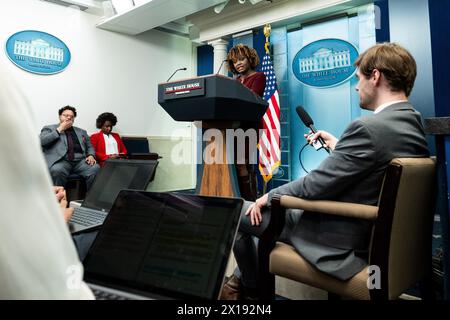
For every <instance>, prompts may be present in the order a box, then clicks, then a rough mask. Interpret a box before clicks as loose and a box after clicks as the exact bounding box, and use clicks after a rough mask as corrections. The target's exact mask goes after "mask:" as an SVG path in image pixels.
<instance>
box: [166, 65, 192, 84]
mask: <svg viewBox="0 0 450 320" xmlns="http://www.w3.org/2000/svg"><path fill="white" fill-rule="evenodd" d="M180 70H187V68H186V67H184V68H178V69H177V70H175V71H174V72H173V73H172V75H171V76H170V77H169V79H167V81H166V82H169V80H170V79H172V77H173V76H174V75H175V73H177V72H178V71H180Z"/></svg>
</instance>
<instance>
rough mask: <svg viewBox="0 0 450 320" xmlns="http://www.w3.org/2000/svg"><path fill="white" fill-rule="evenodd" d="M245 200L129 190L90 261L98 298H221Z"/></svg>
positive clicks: (88, 279)
mask: <svg viewBox="0 0 450 320" xmlns="http://www.w3.org/2000/svg"><path fill="white" fill-rule="evenodd" d="M242 205H243V199H240V198H222V197H205V196H198V195H190V194H182V193H157V192H145V191H135V190H123V191H121V192H120V193H119V195H118V197H117V199H116V201H115V203H114V206H113V207H112V209H111V211H110V213H109V215H108V216H107V218H106V220H105V222H104V224H103V227H102V228H101V229H100V231H99V233H98V235H97V237H96V239H95V241H94V243H93V245H92V246H91V248H90V250H89V252H88V254H87V255H86V258H85V259H84V261H83V264H84V268H85V281H86V282H87V283H88V284H89V286H90V287H91V288H92V289H93V291H94V293H95V294H96V296H97V298H99V299H207V300H210V299H218V297H219V293H220V289H221V287H222V283H223V280H224V275H225V271H226V267H227V262H228V258H229V256H230V253H231V249H232V246H233V243H234V239H235V235H236V232H237V229H238V225H239V220H240V212H241V208H242Z"/></svg>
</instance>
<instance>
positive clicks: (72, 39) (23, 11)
mask: <svg viewBox="0 0 450 320" xmlns="http://www.w3.org/2000/svg"><path fill="white" fill-rule="evenodd" d="M99 19H100V17H99V16H95V15H91V14H88V13H85V12H81V11H79V10H74V9H72V8H65V7H63V6H59V5H54V4H51V3H47V2H42V1H38V0H20V1H17V0H2V1H1V9H0V25H1V28H0V42H1V43H2V45H3V46H4V45H5V42H6V40H7V39H8V37H9V36H11V35H12V34H14V33H15V32H18V31H22V30H39V31H44V32H48V33H50V34H52V35H54V36H56V37H58V38H60V39H61V40H62V41H64V42H65V43H66V45H67V46H68V47H69V49H70V51H71V54H72V60H71V62H70V64H69V66H68V68H67V69H66V70H65V71H63V72H61V73H59V74H56V75H50V76H43V75H36V74H32V73H28V72H26V71H24V70H22V69H19V68H18V67H16V66H15V65H14V64H13V63H12V62H10V61H9V59H8V57H7V56H6V54H5V53H4V50H2V52H0V59H1V60H4V61H2V62H4V65H6V67H8V69H9V71H10V74H11V75H12V77H13V78H15V82H16V83H17V84H18V86H19V87H20V89H21V90H22V91H23V92H24V93H25V94H26V96H27V97H28V100H29V102H30V104H31V107H32V109H33V111H34V113H35V119H36V120H35V121H36V131H37V132H36V135H37V134H39V130H40V128H41V127H42V126H43V125H46V124H50V123H56V122H57V121H58V114H57V111H58V109H59V108H60V107H62V106H64V105H67V104H70V105H73V106H75V107H76V108H77V110H78V117H77V119H76V125H77V126H79V127H82V128H85V129H86V130H87V131H88V133H92V132H94V131H96V130H97V129H96V128H95V119H96V118H97V116H98V115H99V114H100V113H102V112H105V111H110V112H113V113H114V114H116V115H117V117H118V123H117V126H116V128H115V131H117V132H118V133H119V134H121V135H131V136H147V137H148V138H149V140H150V148H151V151H153V152H157V153H159V154H160V155H163V157H164V158H163V159H161V160H160V163H159V166H158V170H157V173H156V177H155V181H154V182H152V183H151V184H150V189H152V188H153V189H154V190H177V189H187V188H192V187H194V186H195V180H194V179H193V177H194V175H195V169H194V167H193V165H192V158H193V157H192V142H191V141H192V140H191V125H190V123H180V122H175V121H174V120H173V119H172V118H170V117H169V115H167V113H166V112H165V111H164V110H163V109H162V108H161V107H160V106H159V105H158V103H157V84H158V83H159V82H164V81H165V80H167V78H168V77H169V76H170V74H171V73H172V72H173V70H175V69H177V68H179V67H187V68H188V70H187V71H184V72H183V73H182V74H181V73H179V74H177V75H176V76H175V77H174V79H176V78H177V77H178V78H181V77H183V78H184V77H189V76H190V75H193V74H195V72H194V73H192V70H194V69H195V67H196V61H194V60H193V59H194V57H195V54H193V49H192V44H191V41H189V40H188V39H186V38H183V37H179V36H175V35H170V34H167V33H163V32H160V31H153V30H151V31H148V32H146V33H144V34H142V35H139V36H127V35H122V34H118V33H114V32H110V31H105V30H101V29H98V28H96V27H95V24H96V23H97V22H98V21H99ZM191 73H192V74H191ZM0 85H1V84H0ZM180 146H181V147H182V149H183V150H184V152H179V149H180ZM175 147H177V148H178V149H177V150H178V153H177V162H174V161H172V159H171V154H172V152H173V151H172V150H173V149H174V148H175ZM180 158H181V160H180Z"/></svg>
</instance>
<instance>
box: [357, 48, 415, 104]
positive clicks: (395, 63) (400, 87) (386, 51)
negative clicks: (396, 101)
mask: <svg viewBox="0 0 450 320" xmlns="http://www.w3.org/2000/svg"><path fill="white" fill-rule="evenodd" d="M355 65H356V66H357V67H358V68H359V71H360V72H361V74H363V75H364V76H365V77H366V78H369V77H370V75H371V74H372V71H373V70H374V69H377V70H379V71H380V72H381V73H382V74H383V75H384V77H385V78H386V80H387V82H388V83H389V86H390V88H391V91H394V92H399V91H402V92H404V93H405V94H406V96H407V97H409V95H410V94H411V91H412V89H413V87H414V81H415V79H416V75H417V65H416V61H415V60H414V58H413V56H412V55H411V53H409V51H408V50H406V49H405V48H403V47H401V46H399V45H398V44H396V43H389V42H386V43H381V44H377V45H375V46H373V47H371V48H369V49H368V50H367V51H366V52H364V53H362V54H361V55H360V56H359V58H358V60H356V62H355Z"/></svg>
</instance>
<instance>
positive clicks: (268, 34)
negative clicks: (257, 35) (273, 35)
mask: <svg viewBox="0 0 450 320" xmlns="http://www.w3.org/2000/svg"><path fill="white" fill-rule="evenodd" d="M270 31H272V27H271V26H270V24H268V23H266V25H265V26H264V35H265V36H266V39H267V38H269V37H270ZM266 41H267V40H266Z"/></svg>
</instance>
